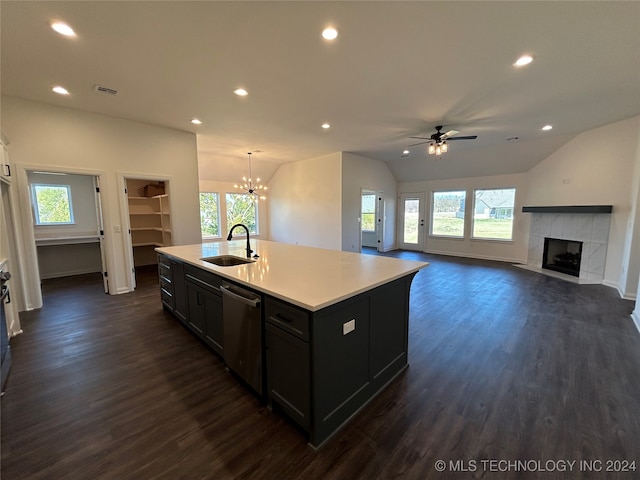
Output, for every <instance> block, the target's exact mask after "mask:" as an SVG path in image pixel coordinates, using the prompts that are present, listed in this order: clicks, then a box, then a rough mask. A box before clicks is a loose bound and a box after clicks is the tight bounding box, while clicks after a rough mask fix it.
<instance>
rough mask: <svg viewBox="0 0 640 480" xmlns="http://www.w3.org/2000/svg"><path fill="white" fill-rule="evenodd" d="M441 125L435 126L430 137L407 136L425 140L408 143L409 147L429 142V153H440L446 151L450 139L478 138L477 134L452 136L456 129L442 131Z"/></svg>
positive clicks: (456, 131)
mask: <svg viewBox="0 0 640 480" xmlns="http://www.w3.org/2000/svg"><path fill="white" fill-rule="evenodd" d="M441 130H442V125H438V126H437V127H436V133H434V134H433V135H431V136H430V137H409V138H416V139H420V140H425V141H424V142H418V143H413V144H411V145H409V146H410V147H415V146H416V145H422V144H423V143H428V144H429V154H436V155H440V154H441V153H444V152H446V151H447V150H448V149H449V147H448V146H447V142H448V141H451V140H475V139H476V138H478V136H477V135H467V136H464V137H454V135H457V134H458V133H460V132H458V130H449V131H448V132H445V133H442V132H441Z"/></svg>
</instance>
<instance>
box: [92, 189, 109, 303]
mask: <svg viewBox="0 0 640 480" xmlns="http://www.w3.org/2000/svg"><path fill="white" fill-rule="evenodd" d="M93 184H94V186H95V190H96V216H97V219H98V238H99V239H100V260H101V262H102V283H103V285H104V293H109V279H108V278H107V259H106V257H105V254H104V250H105V245H104V224H103V220H102V200H101V197H100V179H99V178H98V177H93Z"/></svg>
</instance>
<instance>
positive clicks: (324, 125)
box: [322, 123, 331, 130]
mask: <svg viewBox="0 0 640 480" xmlns="http://www.w3.org/2000/svg"><path fill="white" fill-rule="evenodd" d="M322 128H324V129H325V130H326V129H328V128H331V125H329V124H328V123H323V124H322Z"/></svg>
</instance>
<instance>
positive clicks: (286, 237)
mask: <svg viewBox="0 0 640 480" xmlns="http://www.w3.org/2000/svg"><path fill="white" fill-rule="evenodd" d="M268 192H269V195H268V197H267V202H268V205H269V207H268V208H269V211H270V212H275V213H274V214H272V215H271V216H270V219H269V239H270V240H273V241H274V242H283V243H290V244H294V245H305V246H309V247H319V248H328V249H332V250H340V249H341V247H342V233H341V228H342V227H341V215H342V155H341V153H340V152H336V153H331V154H329V155H324V156H322V157H316V158H311V159H308V160H301V161H298V162H292V163H286V164H284V165H281V166H280V168H278V170H277V171H276V173H275V174H274V175H273V177H272V178H271V181H270V182H269V190H268Z"/></svg>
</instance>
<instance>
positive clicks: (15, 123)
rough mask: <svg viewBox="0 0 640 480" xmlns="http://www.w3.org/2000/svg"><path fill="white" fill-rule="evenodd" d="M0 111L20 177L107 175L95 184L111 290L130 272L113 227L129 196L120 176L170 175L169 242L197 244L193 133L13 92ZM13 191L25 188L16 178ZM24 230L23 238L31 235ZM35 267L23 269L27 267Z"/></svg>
mask: <svg viewBox="0 0 640 480" xmlns="http://www.w3.org/2000/svg"><path fill="white" fill-rule="evenodd" d="M1 115H2V129H3V131H4V133H5V134H6V135H7V137H8V138H10V139H11V158H12V161H13V162H14V163H15V166H16V168H17V170H18V174H20V170H21V169H22V170H24V169H25V168H26V169H29V170H31V169H34V168H33V167H35V169H55V170H58V171H69V172H71V173H90V174H96V175H100V176H101V178H103V177H104V179H105V180H106V181H105V182H103V183H102V184H101V186H100V187H101V195H102V204H103V205H102V206H103V214H104V224H105V243H106V255H107V268H108V271H109V280H110V293H120V292H124V291H127V289H128V287H127V285H128V277H129V274H128V272H126V271H125V270H126V262H125V250H124V245H125V244H124V240H123V237H122V235H123V234H122V233H116V231H115V230H116V227H121V226H122V225H126V222H125V220H124V219H123V218H122V210H121V209H120V203H121V202H124V201H126V198H125V197H124V192H123V188H122V185H120V182H119V181H118V178H119V177H118V176H119V175H124V176H125V177H126V176H128V174H133V176H136V175H137V176H138V177H139V176H140V175H147V176H149V177H151V178H154V177H157V176H161V177H166V178H170V185H171V193H172V199H171V209H172V214H173V215H172V223H173V231H174V234H173V241H174V244H176V245H180V244H189V243H198V242H199V241H200V222H199V214H198V212H199V205H198V169H197V153H196V137H195V135H194V134H192V133H189V132H182V131H178V130H173V129H168V128H162V127H157V126H152V125H146V124H142V123H136V122H132V121H128V120H122V119H118V118H114V117H109V116H105V115H97V114H92V113H87V112H81V111H78V110H73V109H67V108H61V107H56V106H52V105H46V104H43V103H39V102H32V101H29V100H24V99H19V98H14V97H2V112H1ZM25 183H26V182H25ZM18 188H19V190H21V189H22V188H24V187H23V186H21V184H20V182H18ZM19 194H20V198H21V199H22V200H21V201H20V207H19V209H20V211H21V212H22V214H23V215H29V213H28V210H27V209H28V205H25V202H24V201H23V200H24V198H25V195H24V192H21V191H20V192H19ZM27 198H28V197H27ZM178 212H179V214H178ZM23 225H25V223H24V222H23ZM23 233H24V235H25V236H24V238H25V239H26V240H29V239H30V238H31V239H32V238H33V234H31V235H30V236H29V235H27V232H23ZM27 253H28V252H27ZM22 268H24V267H22ZM36 268H37V267H32V266H31V265H27V266H26V269H27V270H28V271H31V272H35V271H36ZM32 285H33V284H32ZM36 286H37V285H36ZM31 306H32V307H33V308H38V305H34V304H31Z"/></svg>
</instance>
